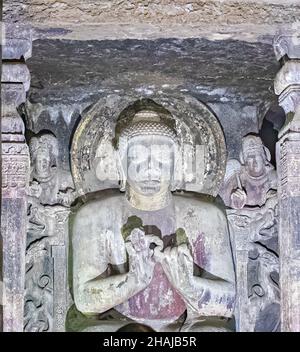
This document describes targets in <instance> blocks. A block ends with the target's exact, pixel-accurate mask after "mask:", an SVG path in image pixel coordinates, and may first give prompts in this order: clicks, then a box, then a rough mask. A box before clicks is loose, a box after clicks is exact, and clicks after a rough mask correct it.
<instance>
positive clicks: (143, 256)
mask: <svg viewBox="0 0 300 352" xmlns="http://www.w3.org/2000/svg"><path fill="white" fill-rule="evenodd" d="M151 243H155V244H156V248H162V247H163V243H162V241H161V239H160V238H158V237H157V236H153V235H147V236H146V235H145V232H144V231H143V230H141V229H139V228H136V229H133V230H132V231H131V234H130V235H129V236H128V237H127V240H126V242H125V246H126V250H127V253H128V257H129V275H131V276H132V277H134V279H135V281H136V283H137V284H138V285H141V288H142V289H143V288H145V287H147V286H148V285H149V283H150V281H151V280H152V277H153V270H154V266H155V258H154V256H153V249H151V248H150V247H151V246H150V244H151Z"/></svg>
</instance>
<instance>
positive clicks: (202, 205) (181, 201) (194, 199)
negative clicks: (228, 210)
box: [174, 192, 226, 217]
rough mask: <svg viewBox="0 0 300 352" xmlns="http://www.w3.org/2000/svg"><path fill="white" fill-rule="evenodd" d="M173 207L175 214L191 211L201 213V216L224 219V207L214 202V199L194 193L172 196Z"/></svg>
mask: <svg viewBox="0 0 300 352" xmlns="http://www.w3.org/2000/svg"><path fill="white" fill-rule="evenodd" d="M174 202H175V207H176V208H177V212H179V213H181V214H184V213H190V212H191V211H193V212H196V213H199V214H200V213H201V215H202V216H203V215H205V214H206V213H207V214H211V215H212V214H215V215H217V216H220V217H225V216H226V215H225V207H224V206H222V205H221V204H219V203H218V201H216V199H214V198H212V197H210V196H207V195H203V194H199V193H195V192H181V193H175V194H174Z"/></svg>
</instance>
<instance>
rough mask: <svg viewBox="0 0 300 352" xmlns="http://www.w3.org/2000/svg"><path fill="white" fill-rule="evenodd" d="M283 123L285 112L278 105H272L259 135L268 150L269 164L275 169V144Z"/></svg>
mask: <svg viewBox="0 0 300 352" xmlns="http://www.w3.org/2000/svg"><path fill="white" fill-rule="evenodd" d="M284 123H285V112H284V110H283V109H282V108H281V107H280V106H279V105H276V104H274V105H272V106H271V107H270V109H269V110H268V112H267V113H266V115H265V117H264V119H263V123H262V126H261V128H260V131H259V135H260V137H261V139H262V141H263V143H264V145H265V146H266V147H267V148H268V149H269V150H270V153H271V164H272V165H274V166H275V168H276V142H277V141H278V132H279V131H280V130H281V128H282V127H283V125H284Z"/></svg>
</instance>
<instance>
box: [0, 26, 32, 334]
mask: <svg viewBox="0 0 300 352" xmlns="http://www.w3.org/2000/svg"><path fill="white" fill-rule="evenodd" d="M6 34H7V35H8V32H7V33H6V32H4V41H5V40H6V39H7V37H6ZM27 39H28V40H29V41H30V37H29V38H27ZM15 44H16V45H18V43H15ZM22 45H23V42H22V40H21V43H20V47H22ZM27 54H28V53H27ZM12 56H19V55H12ZM14 59H20V57H15V58H14ZM1 83H2V84H1V97H2V98H3V99H1V112H2V116H1V117H2V131H1V132H2V133H1V139H2V146H1V151H2V165H1V166H2V185H1V186H2V192H1V235H2V238H3V281H4V285H5V296H6V304H5V305H4V307H3V316H1V319H2V320H3V330H4V331H11V332H12V331H23V318H24V284H25V242H26V235H25V234H26V227H27V226H26V225H27V223H26V212H27V195H26V192H27V189H28V183H29V172H30V171H29V168H30V167H29V153H28V147H27V145H26V143H25V138H24V123H23V121H22V119H21V117H20V115H19V113H18V112H17V108H18V107H19V105H20V104H21V103H24V101H25V97H26V91H28V89H29V83H30V75H29V71H28V69H27V67H26V66H25V64H24V63H23V62H22V61H21V60H19V61H15V60H11V61H6V62H5V63H2V76H1Z"/></svg>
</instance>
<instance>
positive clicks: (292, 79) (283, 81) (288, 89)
mask: <svg viewBox="0 0 300 352" xmlns="http://www.w3.org/2000/svg"><path fill="white" fill-rule="evenodd" d="M274 88H275V94H277V95H278V96H279V99H278V100H279V104H280V106H282V107H283V109H284V110H285V112H286V113H287V114H288V113H289V112H293V111H295V110H296V108H297V106H298V105H299V104H300V61H299V60H289V61H287V62H286V63H285V64H284V66H283V67H282V68H281V70H280V71H279V72H278V74H277V76H276V79H275V84H274Z"/></svg>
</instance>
